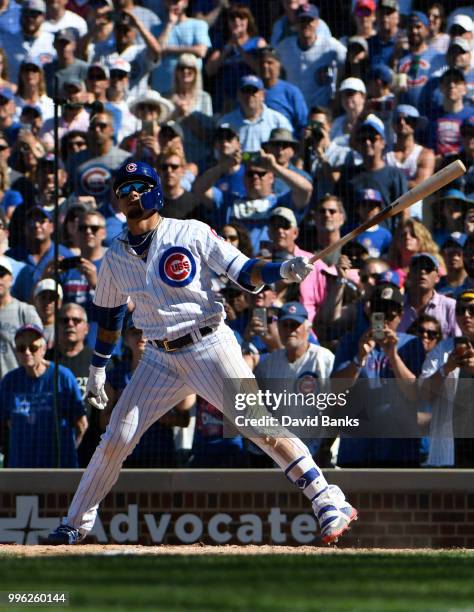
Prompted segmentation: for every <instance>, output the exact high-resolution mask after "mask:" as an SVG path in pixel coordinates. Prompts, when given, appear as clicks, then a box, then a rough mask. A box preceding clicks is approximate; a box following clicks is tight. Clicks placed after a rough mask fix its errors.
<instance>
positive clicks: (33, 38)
mask: <svg viewBox="0 0 474 612" xmlns="http://www.w3.org/2000/svg"><path fill="white" fill-rule="evenodd" d="M45 14H46V4H45V2H44V0H26V1H25V2H22V4H21V14H20V26H21V31H20V32H18V33H16V34H12V33H11V32H4V33H2V34H1V35H0V45H1V46H2V47H3V48H4V49H5V50H6V51H7V54H8V76H9V78H10V80H11V81H12V82H13V83H16V82H17V81H18V73H19V69H20V64H21V62H22V61H23V60H24V58H25V57H27V56H30V57H34V58H36V59H39V60H40V61H41V64H47V63H48V62H50V61H51V60H52V59H53V58H54V57H55V55H56V52H55V50H54V46H53V42H54V36H53V34H51V32H47V31H46V30H44V29H43V24H44V20H45Z"/></svg>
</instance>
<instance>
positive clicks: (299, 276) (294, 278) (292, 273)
mask: <svg viewBox="0 0 474 612" xmlns="http://www.w3.org/2000/svg"><path fill="white" fill-rule="evenodd" d="M313 269H314V265H313V264H312V263H310V262H309V259H307V258H306V257H293V259H289V260H288V261H284V262H283V263H282V264H281V267H280V274H281V276H282V278H284V279H285V280H289V281H290V282H292V283H301V281H304V279H305V278H306V277H307V276H308V274H310V273H311V272H312V271H313Z"/></svg>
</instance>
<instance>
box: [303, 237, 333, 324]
mask: <svg viewBox="0 0 474 612" xmlns="http://www.w3.org/2000/svg"><path fill="white" fill-rule="evenodd" d="M313 255H314V253H309V252H308V251H303V249H300V247H299V246H297V245H295V251H294V256H295V257H307V258H308V259H310V258H311V257H313ZM323 271H326V272H329V273H330V274H337V271H336V266H328V265H327V264H325V263H324V261H322V259H318V260H317V261H316V263H315V264H314V270H313V271H312V272H311V274H309V275H308V276H307V277H306V278H305V279H304V281H303V282H302V283H301V285H300V302H301V303H302V304H303V306H304V307H305V308H306V310H307V311H308V319H309V320H310V321H311V323H312V322H313V320H314V317H315V316H316V312H317V310H318V308H319V306H320V305H321V304H322V303H323V302H324V300H325V299H326V293H327V279H326V276H325V274H324V273H323Z"/></svg>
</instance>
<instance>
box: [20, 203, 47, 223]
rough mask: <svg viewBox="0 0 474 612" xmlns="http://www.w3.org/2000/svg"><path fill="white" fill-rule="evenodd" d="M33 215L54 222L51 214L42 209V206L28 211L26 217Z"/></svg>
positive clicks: (33, 207)
mask: <svg viewBox="0 0 474 612" xmlns="http://www.w3.org/2000/svg"><path fill="white" fill-rule="evenodd" d="M33 215H41V216H42V217H46V219H49V220H50V221H52V218H51V215H50V213H49V212H48V211H47V210H46V209H45V208H41V206H32V207H31V208H30V209H29V210H27V211H26V215H25V216H26V217H32V216H33Z"/></svg>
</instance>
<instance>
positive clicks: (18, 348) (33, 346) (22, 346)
mask: <svg viewBox="0 0 474 612" xmlns="http://www.w3.org/2000/svg"><path fill="white" fill-rule="evenodd" d="M42 346H43V345H42V344H39V345H38V344H18V345H17V346H16V347H15V348H16V351H17V352H18V353H26V351H27V350H28V349H29V351H30V353H32V354H34V353H37V352H38V351H39V350H40V348H41V347H42Z"/></svg>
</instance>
